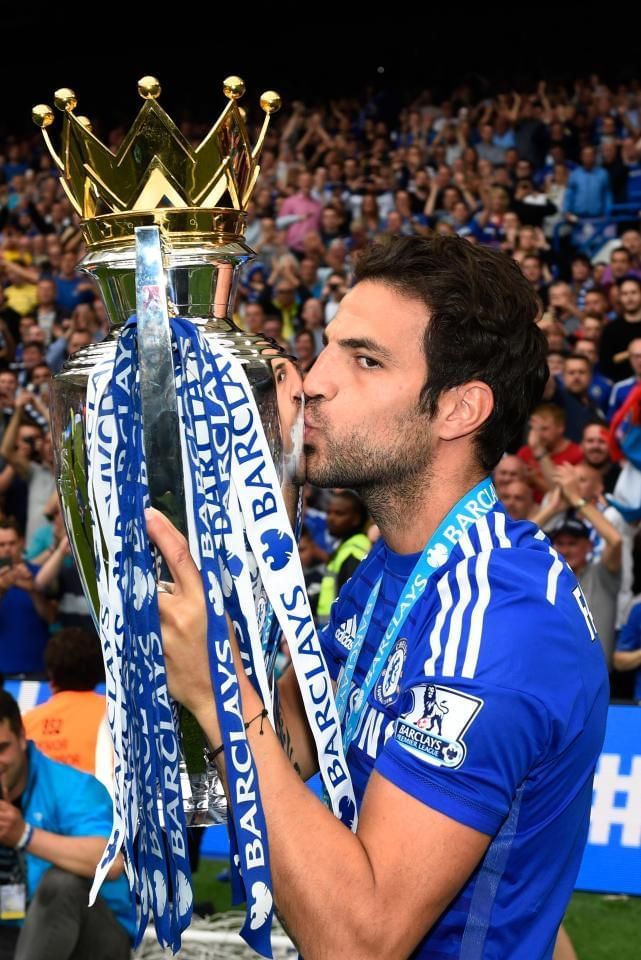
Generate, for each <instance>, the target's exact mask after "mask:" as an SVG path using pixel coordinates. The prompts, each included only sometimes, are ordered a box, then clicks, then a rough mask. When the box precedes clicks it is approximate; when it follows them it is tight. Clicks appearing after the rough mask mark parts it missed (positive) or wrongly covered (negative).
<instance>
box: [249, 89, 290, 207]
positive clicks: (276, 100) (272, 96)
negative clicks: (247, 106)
mask: <svg viewBox="0 0 641 960" xmlns="http://www.w3.org/2000/svg"><path fill="white" fill-rule="evenodd" d="M281 104H282V100H281V98H280V94H278V93H276V91H275V90H266V91H265V93H264V94H263V95H262V97H261V98H260V106H261V108H262V109H263V110H264V111H265V119H264V120H263V125H262V127H261V129H260V133H259V134H258V140H257V141H256V146H255V147H254V149H253V150H252V160H256V159H257V158H258V156H259V155H260V152H261V150H262V149H263V143H264V142H265V136H266V134H267V127H268V126H269V118H270V116H271V115H272V113H276V112H277V111H278V110H280V108H281ZM255 182H256V178H254V181H253V182H252V183H251V185H250V186H249V193H247V194H246V199H247V200H249V195H250V194H251V191H252V190H253V189H254V185H255ZM244 202H246V201H244Z"/></svg>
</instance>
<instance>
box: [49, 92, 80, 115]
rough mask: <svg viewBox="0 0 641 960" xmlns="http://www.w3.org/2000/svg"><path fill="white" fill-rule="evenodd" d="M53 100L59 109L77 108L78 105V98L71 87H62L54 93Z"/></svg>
mask: <svg viewBox="0 0 641 960" xmlns="http://www.w3.org/2000/svg"><path fill="white" fill-rule="evenodd" d="M53 102H54V103H55V105H56V106H57V108H58V110H63V111H64V110H75V109H76V107H77V106H78V98H77V97H76V95H75V93H74V92H73V90H71V89H70V88H69V87H60V89H59V90H56V92H55V93H54V95H53Z"/></svg>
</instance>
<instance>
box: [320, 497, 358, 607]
mask: <svg viewBox="0 0 641 960" xmlns="http://www.w3.org/2000/svg"><path fill="white" fill-rule="evenodd" d="M367 517H368V514H367V507H366V506H365V504H364V503H363V501H362V500H361V498H360V497H359V496H358V495H357V494H356V493H354V492H353V491H352V490H341V491H340V492H339V493H335V494H334V495H333V496H332V498H331V500H330V503H329V509H328V511H327V529H328V531H329V533H330V534H331V535H332V536H333V537H339V538H340V541H341V542H340V543H339V545H338V547H337V548H336V550H335V551H334V553H333V554H332V555H331V557H330V558H329V561H328V563H327V567H326V568H325V575H324V576H323V579H322V581H321V587H320V593H319V595H318V607H317V609H316V616H317V618H318V622H319V623H327V621H328V619H329V612H330V609H331V606H332V604H333V602H334V600H335V599H336V597H337V596H338V592H339V590H340V589H341V587H342V586H343V584H344V583H347V581H348V580H349V578H350V577H351V575H352V574H353V573H354V570H355V569H356V567H357V566H358V564H359V563H360V562H361V560H362V559H363V557H365V556H367V554H368V553H369V551H370V547H371V546H372V544H371V542H370V540H369V539H368V537H367V535H366V534H365V533H363V529H364V527H365V524H366V523H367Z"/></svg>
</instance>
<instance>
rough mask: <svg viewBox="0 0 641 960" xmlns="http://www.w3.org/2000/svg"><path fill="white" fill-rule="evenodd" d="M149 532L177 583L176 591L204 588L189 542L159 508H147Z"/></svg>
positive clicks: (146, 516) (146, 517)
mask: <svg viewBox="0 0 641 960" xmlns="http://www.w3.org/2000/svg"><path fill="white" fill-rule="evenodd" d="M145 520H146V522H147V533H148V534H149V538H150V540H151V541H152V542H153V543H155V544H156V546H157V547H158V549H159V550H160V552H161V553H162V555H163V557H164V559H165V562H166V564H167V567H168V569H169V572H170V573H171V576H172V579H173V581H174V584H175V589H174V591H173V592H174V593H175V594H176V593H183V592H189V591H190V590H194V589H199V590H202V581H201V579H200V574H199V572H198V568H197V566H196V564H195V563H194V561H193V559H192V556H191V554H190V552H189V544H188V543H187V541H186V540H185V538H184V537H183V535H182V534H181V533H179V532H178V530H176V528H175V527H174V525H173V523H171V521H169V520H167V518H166V517H164V516H163V515H162V513H160V511H159V510H154V508H153V507H149V508H148V509H147V510H145Z"/></svg>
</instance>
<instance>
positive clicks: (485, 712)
mask: <svg viewBox="0 0 641 960" xmlns="http://www.w3.org/2000/svg"><path fill="white" fill-rule="evenodd" d="M403 701H404V702H403V703H402V705H401V714H400V716H399V718H398V719H397V721H396V724H395V729H394V733H393V735H392V736H391V737H390V739H389V740H388V741H387V743H386V745H385V748H384V750H383V752H382V753H381V754H380V756H379V758H378V760H377V763H376V770H377V771H378V772H379V773H380V774H382V775H383V776H384V777H385V778H386V779H387V780H390V781H391V782H392V783H393V784H395V786H397V787H399V788H400V789H401V790H403V791H405V792H406V793H409V794H410V795H411V796H413V797H415V798H416V799H417V800H420V801H421V802H423V803H425V804H426V805H427V806H430V807H432V808H434V809H435V810H438V811H439V812H440V813H444V814H445V815H446V816H449V817H451V818H452V819H453V820H457V821H458V822H459V823H464V824H465V825H466V826H469V827H473V828H474V829H475V830H479V831H481V832H482V833H487V834H488V835H490V836H494V835H495V834H496V833H497V832H498V830H499V828H500V826H501V824H502V823H503V821H504V820H505V818H506V816H507V814H508V813H509V810H510V807H511V805H512V802H513V800H514V797H515V795H516V792H517V789H518V786H519V784H520V783H521V782H522V781H523V779H524V778H525V776H526V775H527V772H528V771H529V770H530V769H531V768H532V767H533V766H534V765H535V764H536V762H537V760H538V757H539V756H540V754H541V751H542V749H543V747H544V742H545V740H546V737H547V729H546V718H545V712H544V710H543V708H542V705H541V704H540V703H538V702H537V701H536V700H535V699H534V698H532V697H529V696H528V695H527V694H524V693H522V692H519V691H516V690H512V689H509V688H504V687H498V686H494V687H491V686H489V685H488V684H487V683H485V684H479V683H472V682H469V681H457V680H449V679H448V682H447V685H446V684H445V682H444V681H442V682H439V683H427V682H426V683H422V684H416V685H414V686H412V687H411V688H410V689H409V690H407V691H406V692H405V694H404V695H403Z"/></svg>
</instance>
